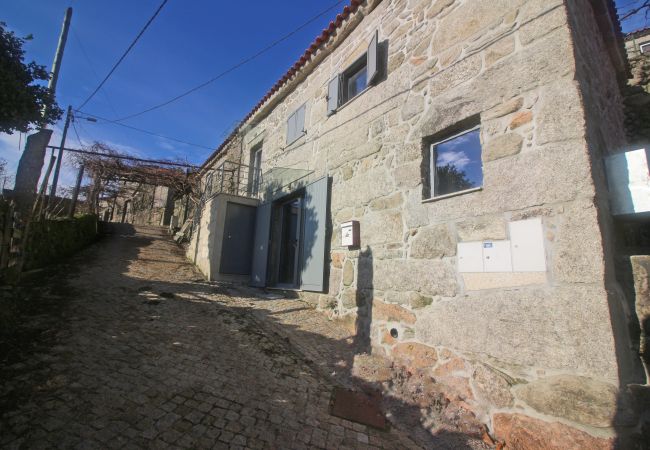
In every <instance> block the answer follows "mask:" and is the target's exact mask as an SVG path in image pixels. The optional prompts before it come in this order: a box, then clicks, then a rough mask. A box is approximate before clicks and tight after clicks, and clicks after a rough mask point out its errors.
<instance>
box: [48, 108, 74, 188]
mask: <svg viewBox="0 0 650 450" xmlns="http://www.w3.org/2000/svg"><path fill="white" fill-rule="evenodd" d="M71 117H72V105H70V106H68V113H67V114H66V116H65V125H64V126H63V134H62V135H61V145H60V146H59V156H58V158H57V160H56V168H55V169H54V176H53V177H52V187H51V188H50V198H51V199H54V197H56V187H57V185H58V184H59V172H60V171H61V160H62V159H63V148H64V147H65V139H66V137H67V136H68V127H69V126H70V119H71Z"/></svg>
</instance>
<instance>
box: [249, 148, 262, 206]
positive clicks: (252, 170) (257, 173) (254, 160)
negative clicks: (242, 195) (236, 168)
mask: <svg viewBox="0 0 650 450" xmlns="http://www.w3.org/2000/svg"><path fill="white" fill-rule="evenodd" d="M248 170H249V173H248V192H249V193H250V194H251V195H253V196H255V195H257V193H258V192H259V188H260V183H261V180H262V146H261V145H260V146H257V147H254V148H252V149H251V151H250V165H249V167H248Z"/></svg>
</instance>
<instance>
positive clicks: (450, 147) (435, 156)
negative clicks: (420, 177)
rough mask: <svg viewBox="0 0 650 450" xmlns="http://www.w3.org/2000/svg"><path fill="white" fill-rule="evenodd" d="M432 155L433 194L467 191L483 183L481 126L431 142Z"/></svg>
mask: <svg viewBox="0 0 650 450" xmlns="http://www.w3.org/2000/svg"><path fill="white" fill-rule="evenodd" d="M429 158H430V165H431V167H430V183H431V184H430V191H431V197H440V196H445V195H449V194H453V193H456V192H463V191H467V190H471V189H475V188H479V187H481V186H482V185H483V163H482V160H481V140H480V129H479V126H475V127H473V128H470V129H466V130H464V131H462V132H460V133H457V134H454V135H452V136H450V137H447V138H445V139H442V140H440V141H437V142H435V143H433V144H431V147H430V153H429Z"/></svg>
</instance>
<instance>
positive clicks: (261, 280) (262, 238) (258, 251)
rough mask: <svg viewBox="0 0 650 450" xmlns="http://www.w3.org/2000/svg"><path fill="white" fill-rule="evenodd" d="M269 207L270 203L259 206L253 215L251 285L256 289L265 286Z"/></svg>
mask: <svg viewBox="0 0 650 450" xmlns="http://www.w3.org/2000/svg"><path fill="white" fill-rule="evenodd" d="M271 205H272V204H271V203H270V202H269V203H263V204H261V205H259V206H258V207H257V212H256V214H255V236H254V240H253V263H252V267H251V285H252V286H256V287H264V286H266V265H267V261H268V256H269V237H270V233H271Z"/></svg>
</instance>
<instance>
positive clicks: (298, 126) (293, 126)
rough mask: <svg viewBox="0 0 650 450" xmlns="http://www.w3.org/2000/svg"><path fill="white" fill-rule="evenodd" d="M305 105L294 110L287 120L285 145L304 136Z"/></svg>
mask: <svg viewBox="0 0 650 450" xmlns="http://www.w3.org/2000/svg"><path fill="white" fill-rule="evenodd" d="M306 106H307V105H306V104H304V105H302V106H301V107H300V108H298V109H296V110H295V111H294V112H293V113H292V114H291V115H290V116H289V118H288V119H287V145H288V144H291V143H292V142H294V141H296V140H297V139H298V138H300V137H302V136H303V135H304V134H305V109H306Z"/></svg>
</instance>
